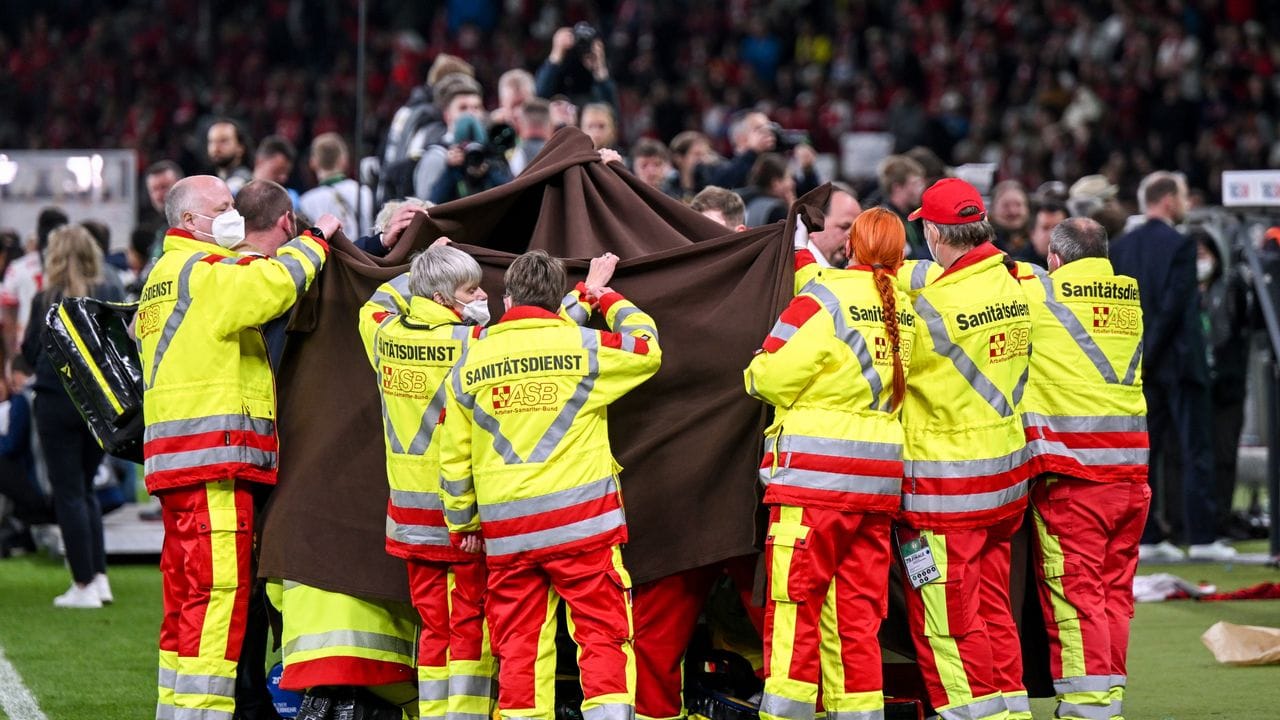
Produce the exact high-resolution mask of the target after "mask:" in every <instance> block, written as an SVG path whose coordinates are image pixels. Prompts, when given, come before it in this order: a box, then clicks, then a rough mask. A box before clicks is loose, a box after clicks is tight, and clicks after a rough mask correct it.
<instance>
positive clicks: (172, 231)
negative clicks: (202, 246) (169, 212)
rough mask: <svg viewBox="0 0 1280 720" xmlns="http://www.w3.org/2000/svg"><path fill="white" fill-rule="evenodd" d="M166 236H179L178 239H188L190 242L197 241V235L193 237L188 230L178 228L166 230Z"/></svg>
mask: <svg viewBox="0 0 1280 720" xmlns="http://www.w3.org/2000/svg"><path fill="white" fill-rule="evenodd" d="M164 234H165V235H177V236H178V237H184V238H186V239H188V240H195V239H196V236H195V235H192V234H191V233H189V232H187V231H186V230H183V229H182V228H176V227H174V228H169V229H168V230H166V231H165V232H164Z"/></svg>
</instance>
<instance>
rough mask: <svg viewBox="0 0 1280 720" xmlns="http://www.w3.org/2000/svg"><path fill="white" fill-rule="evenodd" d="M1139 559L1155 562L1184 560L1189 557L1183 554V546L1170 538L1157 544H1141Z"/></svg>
mask: <svg viewBox="0 0 1280 720" xmlns="http://www.w3.org/2000/svg"><path fill="white" fill-rule="evenodd" d="M1138 559H1139V560H1141V561H1143V562H1154V563H1162V562H1182V561H1183V560H1186V559H1187V556H1186V555H1185V554H1183V552H1182V548H1180V547H1178V546H1177V545H1174V544H1173V543H1171V542H1169V541H1168V540H1162V541H1160V542H1158V543H1156V544H1155V545H1139V546H1138Z"/></svg>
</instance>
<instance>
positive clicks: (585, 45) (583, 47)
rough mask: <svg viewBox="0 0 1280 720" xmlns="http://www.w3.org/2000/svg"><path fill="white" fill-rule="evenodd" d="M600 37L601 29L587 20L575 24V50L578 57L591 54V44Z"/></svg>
mask: <svg viewBox="0 0 1280 720" xmlns="http://www.w3.org/2000/svg"><path fill="white" fill-rule="evenodd" d="M599 37H600V31H598V30H596V28H595V26H594V25H592V24H591V23H589V22H586V21H585V20H584V21H582V22H579V23H577V24H575V25H574V26H573V52H574V54H576V55H577V56H578V57H587V56H588V55H590V54H591V44H592V43H594V42H595V41H596V39H597V38H599Z"/></svg>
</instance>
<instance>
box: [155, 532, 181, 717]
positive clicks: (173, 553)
mask: <svg viewBox="0 0 1280 720" xmlns="http://www.w3.org/2000/svg"><path fill="white" fill-rule="evenodd" d="M161 520H163V522H164V544H163V545H162V546H161V548H160V577H161V578H163V592H162V595H163V607H164V616H163V619H162V620H161V621H160V673H159V679H158V686H159V698H158V700H157V702H156V719H157V720H171V718H173V683H174V682H175V681H176V680H177V677H178V617H179V615H181V614H182V602H183V600H185V599H186V596H187V590H186V585H185V583H183V582H182V580H183V577H184V576H183V574H182V545H181V543H180V542H179V537H178V516H177V513H172V512H163V511H162V512H161Z"/></svg>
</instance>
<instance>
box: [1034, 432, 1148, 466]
mask: <svg viewBox="0 0 1280 720" xmlns="http://www.w3.org/2000/svg"><path fill="white" fill-rule="evenodd" d="M1027 450H1028V451H1030V452H1031V453H1032V454H1034V455H1060V456H1064V457H1069V458H1071V459H1072V460H1075V461H1076V462H1078V463H1080V464H1081V465H1083V466H1085V467H1097V466H1103V465H1146V464H1147V463H1148V461H1149V460H1150V457H1151V451H1150V450H1148V449H1147V448H1074V447H1070V446H1068V445H1066V444H1064V443H1062V442H1060V441H1057V440H1045V439H1043V438H1040V439H1036V440H1032V441H1030V442H1028V443H1027Z"/></svg>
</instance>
